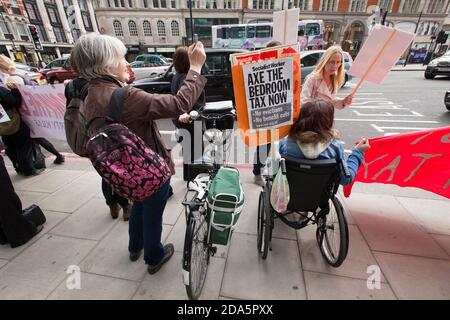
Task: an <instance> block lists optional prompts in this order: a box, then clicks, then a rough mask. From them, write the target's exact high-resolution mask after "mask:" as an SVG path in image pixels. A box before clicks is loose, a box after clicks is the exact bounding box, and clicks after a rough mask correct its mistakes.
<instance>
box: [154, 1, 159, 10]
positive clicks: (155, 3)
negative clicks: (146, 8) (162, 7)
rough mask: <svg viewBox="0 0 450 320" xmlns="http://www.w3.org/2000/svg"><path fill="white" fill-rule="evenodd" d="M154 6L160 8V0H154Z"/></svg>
mask: <svg viewBox="0 0 450 320" xmlns="http://www.w3.org/2000/svg"><path fill="white" fill-rule="evenodd" d="M153 8H159V1H158V0H153Z"/></svg>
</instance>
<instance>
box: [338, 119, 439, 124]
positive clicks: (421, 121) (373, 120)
mask: <svg viewBox="0 0 450 320" xmlns="http://www.w3.org/2000/svg"><path fill="white" fill-rule="evenodd" d="M334 120H337V121H360V122H397V123H398V122H403V123H439V122H438V121H432V120H397V119H393V120H388V119H334Z"/></svg>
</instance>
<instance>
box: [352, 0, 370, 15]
mask: <svg viewBox="0 0 450 320" xmlns="http://www.w3.org/2000/svg"><path fill="white" fill-rule="evenodd" d="M366 2H367V0H353V1H352V5H351V7H350V11H351V12H365V11H366Z"/></svg>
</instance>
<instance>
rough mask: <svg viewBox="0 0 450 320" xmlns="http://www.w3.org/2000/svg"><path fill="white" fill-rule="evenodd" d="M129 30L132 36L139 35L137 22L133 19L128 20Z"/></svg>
mask: <svg viewBox="0 0 450 320" xmlns="http://www.w3.org/2000/svg"><path fill="white" fill-rule="evenodd" d="M128 32H129V33H130V36H132V37H137V35H138V32H137V27H136V22H134V21H133V20H130V21H128Z"/></svg>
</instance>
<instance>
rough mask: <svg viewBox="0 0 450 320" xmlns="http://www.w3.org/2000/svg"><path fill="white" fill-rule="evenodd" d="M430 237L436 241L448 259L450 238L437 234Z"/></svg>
mask: <svg viewBox="0 0 450 320" xmlns="http://www.w3.org/2000/svg"><path fill="white" fill-rule="evenodd" d="M431 236H432V237H433V239H434V240H436V241H437V243H438V244H439V245H440V246H441V248H443V249H444V250H445V251H446V252H447V254H448V256H449V258H450V236H443V235H439V234H432V235H431Z"/></svg>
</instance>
